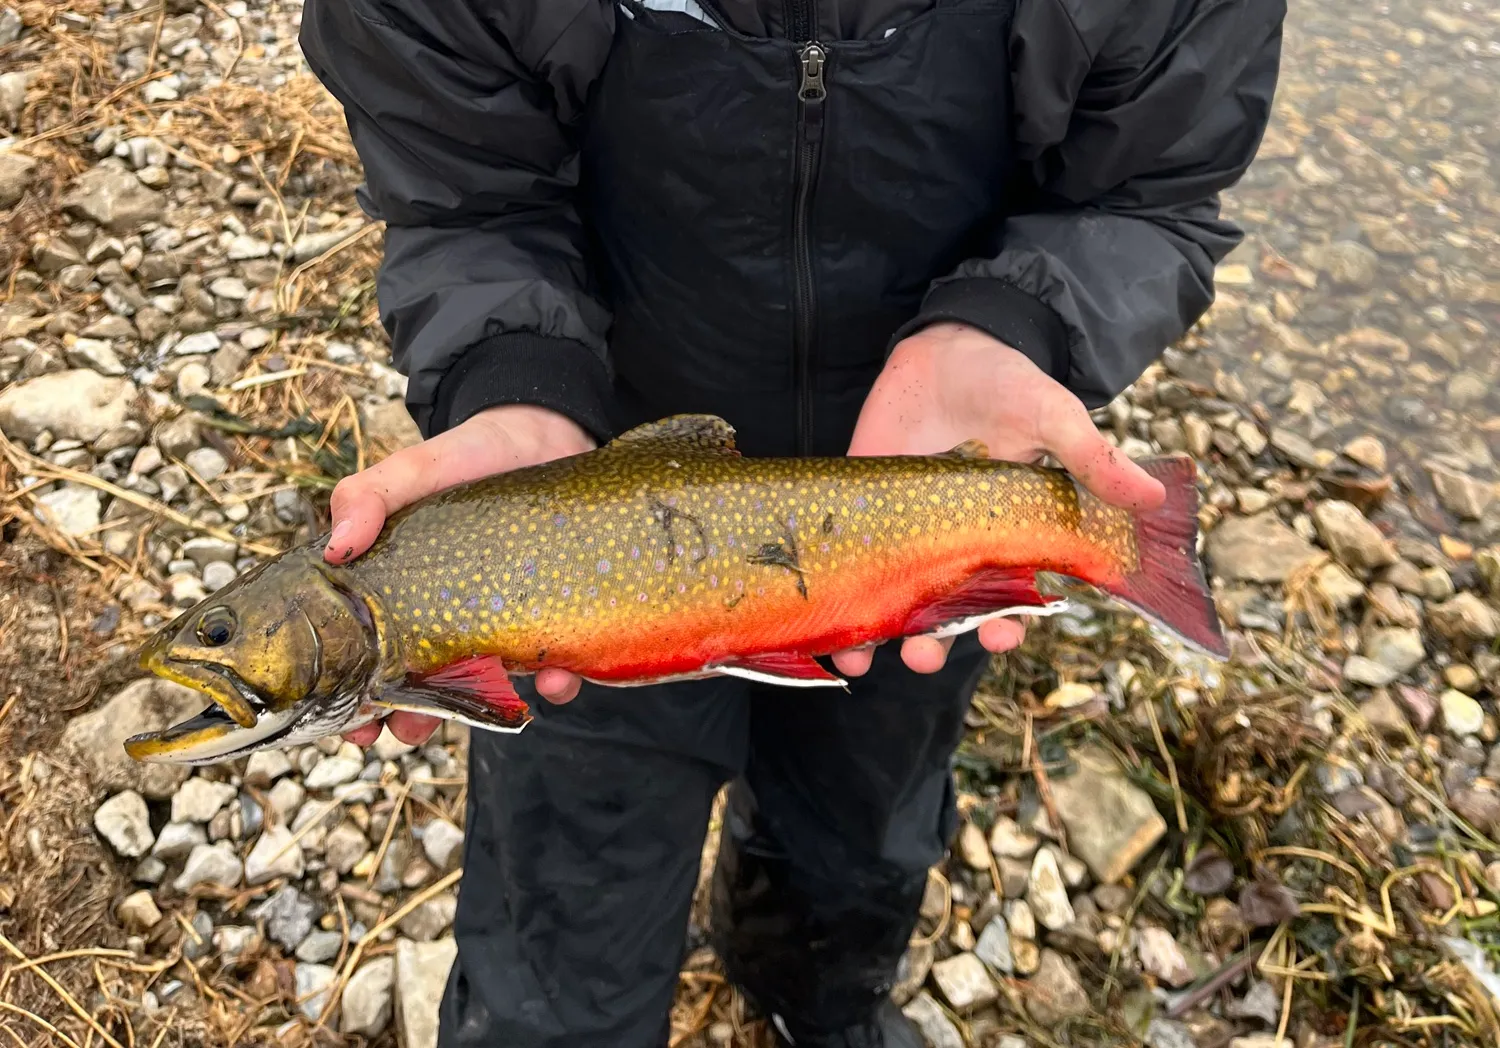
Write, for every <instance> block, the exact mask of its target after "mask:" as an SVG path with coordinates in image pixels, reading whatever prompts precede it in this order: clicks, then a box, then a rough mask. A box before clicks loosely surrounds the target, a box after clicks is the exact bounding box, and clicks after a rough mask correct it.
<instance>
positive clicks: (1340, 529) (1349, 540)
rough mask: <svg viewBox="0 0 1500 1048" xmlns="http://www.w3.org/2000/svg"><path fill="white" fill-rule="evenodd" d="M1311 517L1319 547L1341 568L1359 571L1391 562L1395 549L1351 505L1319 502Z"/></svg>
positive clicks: (1393, 559) (1335, 501)
mask: <svg viewBox="0 0 1500 1048" xmlns="http://www.w3.org/2000/svg"><path fill="white" fill-rule="evenodd" d="M1312 518H1313V524H1314V525H1315V526H1316V527H1317V529H1318V536H1319V537H1320V538H1321V539H1322V540H1323V544H1324V545H1325V546H1327V547H1328V549H1329V551H1330V552H1331V553H1332V554H1333V555H1334V557H1335V558H1336V559H1337V560H1338V561H1339V563H1340V564H1343V565H1344V566H1345V567H1348V568H1351V569H1353V570H1355V571H1360V570H1369V569H1374V568H1380V567H1384V566H1385V565H1387V564H1392V563H1395V560H1396V548H1395V546H1394V545H1392V543H1391V541H1390V540H1389V539H1387V538H1386V537H1385V536H1384V535H1382V534H1381V533H1380V529H1379V528H1377V527H1376V526H1375V525H1374V524H1371V523H1370V522H1369V521H1368V520H1366V519H1365V515H1364V514H1363V513H1361V512H1360V511H1359V509H1358V508H1357V507H1356V506H1354V505H1353V504H1352V503H1349V502H1342V501H1339V500H1337V499H1334V500H1330V501H1328V502H1320V503H1318V504H1317V505H1316V506H1314V507H1313V511H1312Z"/></svg>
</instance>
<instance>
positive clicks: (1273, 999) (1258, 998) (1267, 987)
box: [1225, 980, 1281, 1026]
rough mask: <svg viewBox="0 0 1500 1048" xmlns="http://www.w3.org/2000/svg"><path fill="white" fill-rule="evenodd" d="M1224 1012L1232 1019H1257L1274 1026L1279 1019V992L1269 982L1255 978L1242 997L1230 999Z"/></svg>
mask: <svg viewBox="0 0 1500 1048" xmlns="http://www.w3.org/2000/svg"><path fill="white" fill-rule="evenodd" d="M1225 1012H1226V1013H1227V1014H1228V1015H1229V1017H1230V1018H1232V1019H1259V1020H1260V1021H1261V1022H1263V1023H1265V1024H1266V1025H1267V1026H1275V1025H1276V1023H1277V1022H1278V1021H1279V1020H1280V1019H1281V994H1279V993H1277V992H1276V988H1275V987H1273V986H1272V985H1271V984H1270V983H1268V982H1265V981H1263V980H1257V981H1256V982H1254V983H1253V984H1251V986H1250V989H1249V990H1248V991H1247V992H1246V994H1245V996H1244V997H1241V998H1237V999H1234V1000H1231V1001H1230V1002H1229V1006H1228V1007H1227V1008H1226V1009H1225Z"/></svg>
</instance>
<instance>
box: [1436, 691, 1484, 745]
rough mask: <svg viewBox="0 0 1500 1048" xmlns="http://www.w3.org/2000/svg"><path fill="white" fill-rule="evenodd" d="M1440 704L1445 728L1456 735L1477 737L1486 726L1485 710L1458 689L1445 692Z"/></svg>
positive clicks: (1440, 698) (1440, 697)
mask: <svg viewBox="0 0 1500 1048" xmlns="http://www.w3.org/2000/svg"><path fill="white" fill-rule="evenodd" d="M1438 704H1439V705H1440V706H1441V707H1442V711H1443V726H1444V727H1446V728H1447V729H1448V730H1449V731H1450V732H1452V733H1453V734H1454V735H1475V734H1478V732H1479V729H1480V728H1482V727H1483V726H1484V709H1483V708H1482V707H1481V706H1480V705H1479V703H1477V702H1475V701H1474V699H1473V698H1472V697H1470V696H1468V695H1465V694H1464V693H1463V692H1461V691H1459V690H1457V689H1456V688H1449V689H1448V690H1446V691H1444V692H1443V694H1442V695H1440V696H1439V697H1438Z"/></svg>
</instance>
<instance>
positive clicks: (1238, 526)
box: [1205, 512, 1318, 582]
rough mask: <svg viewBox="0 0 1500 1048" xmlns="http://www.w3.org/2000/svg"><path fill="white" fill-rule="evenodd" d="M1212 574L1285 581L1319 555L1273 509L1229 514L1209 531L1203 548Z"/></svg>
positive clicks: (1249, 580)
mask: <svg viewBox="0 0 1500 1048" xmlns="http://www.w3.org/2000/svg"><path fill="white" fill-rule="evenodd" d="M1205 556H1206V557H1207V560H1208V564H1209V566H1210V567H1211V568H1212V570H1213V572H1214V574H1216V575H1221V576H1223V577H1225V578H1227V579H1233V580H1237V581H1242V582H1284V581H1285V580H1286V579H1287V578H1288V577H1290V576H1291V575H1293V574H1295V573H1297V572H1298V571H1301V570H1302V568H1304V567H1305V566H1306V565H1308V564H1310V563H1312V562H1313V561H1314V560H1316V559H1317V558H1318V551H1317V549H1316V548H1314V547H1313V545H1312V544H1311V543H1309V542H1308V541H1307V540H1306V539H1304V538H1302V537H1301V536H1300V535H1298V534H1297V533H1296V532H1295V531H1293V530H1292V529H1291V528H1289V527H1287V526H1286V525H1285V524H1283V523H1282V522H1281V520H1280V519H1279V518H1278V517H1277V516H1276V514H1274V513H1270V512H1267V513H1262V514H1259V515H1257V516H1253V517H1231V518H1229V519H1228V520H1225V521H1224V522H1223V523H1221V524H1219V525H1218V526H1217V527H1215V528H1214V529H1213V530H1212V531H1210V532H1209V533H1208V538H1207V546H1206V550H1205Z"/></svg>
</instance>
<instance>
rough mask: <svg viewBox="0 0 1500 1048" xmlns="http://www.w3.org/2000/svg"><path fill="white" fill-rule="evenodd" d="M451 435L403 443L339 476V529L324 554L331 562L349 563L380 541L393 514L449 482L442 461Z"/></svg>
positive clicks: (335, 512) (333, 501)
mask: <svg viewBox="0 0 1500 1048" xmlns="http://www.w3.org/2000/svg"><path fill="white" fill-rule="evenodd" d="M447 436H448V434H443V435H441V436H438V437H434V438H433V439H431V440H427V441H423V442H422V443H421V444H417V445H414V446H412V447H408V448H403V449H402V450H400V451H398V452H396V453H395V454H394V455H391V456H390V457H389V458H386V459H382V460H381V461H380V462H377V463H376V464H375V465H373V466H371V467H370V468H368V469H366V470H364V471H363V472H361V473H356V474H354V475H353V476H349V477H345V478H344V479H343V480H341V481H339V482H338V485H337V486H336V487H335V488H334V489H333V495H332V497H331V498H330V500H329V511H330V513H331V514H332V516H333V531H332V532H331V533H330V534H329V536H328V545H327V547H326V548H325V549H324V550H323V559H324V560H326V561H328V562H329V563H330V564H346V563H348V562H349V561H351V560H353V559H354V558H355V557H357V556H359V555H360V554H361V553H363V552H365V550H367V549H369V548H370V546H372V545H373V544H374V542H375V539H376V537H377V536H379V534H380V529H381V528H382V527H383V526H384V525H385V519H386V517H387V516H389V515H390V514H392V513H394V512H396V510H398V509H400V508H401V507H402V506H405V505H408V504H410V503H412V502H416V501H417V500H418V499H420V498H424V497H425V496H427V495H430V494H432V492H434V491H437V490H438V489H439V488H441V487H443V486H444V483H443V477H442V473H441V471H440V470H439V469H438V468H437V467H438V465H439V461H440V456H441V453H442V444H443V443H444V437H447Z"/></svg>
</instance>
